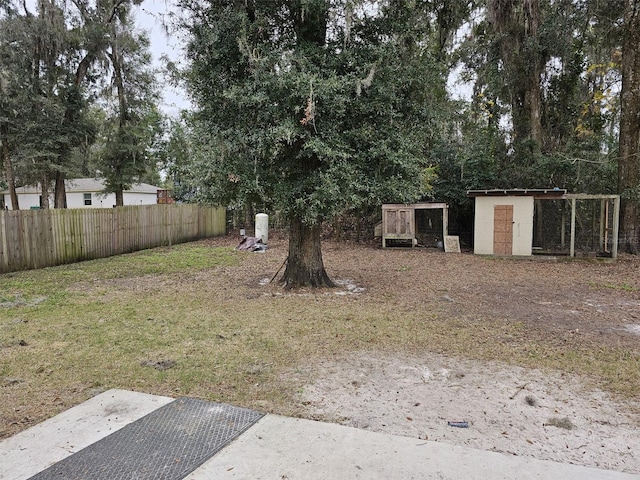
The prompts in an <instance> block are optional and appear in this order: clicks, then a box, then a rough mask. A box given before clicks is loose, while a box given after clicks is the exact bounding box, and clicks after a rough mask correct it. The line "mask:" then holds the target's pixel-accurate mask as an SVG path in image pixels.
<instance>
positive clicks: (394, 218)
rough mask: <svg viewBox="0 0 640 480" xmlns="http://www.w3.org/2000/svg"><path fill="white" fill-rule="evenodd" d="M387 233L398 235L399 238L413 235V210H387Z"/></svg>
mask: <svg viewBox="0 0 640 480" xmlns="http://www.w3.org/2000/svg"><path fill="white" fill-rule="evenodd" d="M385 220H386V222H385V226H386V227H385V228H386V231H385V232H384V233H385V234H391V235H396V236H397V237H398V238H403V237H406V236H407V235H409V236H412V235H413V228H412V224H413V221H412V220H413V210H411V209H397V210H388V211H386V219H385Z"/></svg>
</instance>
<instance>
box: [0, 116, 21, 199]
mask: <svg viewBox="0 0 640 480" xmlns="http://www.w3.org/2000/svg"><path fill="white" fill-rule="evenodd" d="M0 133H2V137H3V138H6V127H2V126H0ZM3 138H0V143H2V145H1V146H2V151H1V152H0V154H1V157H2V163H3V165H4V176H5V177H6V179H7V184H8V185H9V197H10V198H11V208H12V209H13V210H20V205H19V204H18V193H17V192H16V181H15V178H14V177H13V166H12V165H11V156H10V154H9V145H7V142H6V140H4V139H3Z"/></svg>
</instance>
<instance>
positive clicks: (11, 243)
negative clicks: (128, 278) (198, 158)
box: [0, 205, 226, 273]
mask: <svg viewBox="0 0 640 480" xmlns="http://www.w3.org/2000/svg"><path fill="white" fill-rule="evenodd" d="M225 215H226V211H225V209H224V208H211V207H202V206H198V205H140V206H131V207H119V208H112V209H106V208H105V209H102V208H94V209H68V210H65V209H56V210H17V211H13V210H11V211H0V273H7V272H15V271H18V270H29V269H34V268H42V267H50V266H54V265H61V264H63V263H72V262H78V261H81V260H90V259H94V258H103V257H108V256H111V255H118V254H122V253H128V252H134V251H136V250H143V249H146V248H153V247H159V246H163V245H172V244H175V243H182V242H188V241H191V240H196V239H198V238H206V237H213V236H216V235H224V234H225V230H226V221H225Z"/></svg>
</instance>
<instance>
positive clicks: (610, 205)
mask: <svg viewBox="0 0 640 480" xmlns="http://www.w3.org/2000/svg"><path fill="white" fill-rule="evenodd" d="M619 211H620V197H619V196H617V195H583V194H566V195H564V196H563V197H562V198H561V199H549V200H548V199H536V200H535V209H534V231H533V253H534V254H544V255H567V256H571V257H610V258H616V256H617V244H618V218H619Z"/></svg>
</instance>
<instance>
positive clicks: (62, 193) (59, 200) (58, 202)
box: [53, 170, 67, 208]
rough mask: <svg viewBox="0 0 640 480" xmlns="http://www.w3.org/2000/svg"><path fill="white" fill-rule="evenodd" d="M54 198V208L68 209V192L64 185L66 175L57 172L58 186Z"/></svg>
mask: <svg viewBox="0 0 640 480" xmlns="http://www.w3.org/2000/svg"><path fill="white" fill-rule="evenodd" d="M54 188H55V194H54V197H53V208H67V190H66V188H65V185H64V173H62V172H61V171H59V170H58V171H57V172H56V186H55V187H54Z"/></svg>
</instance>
